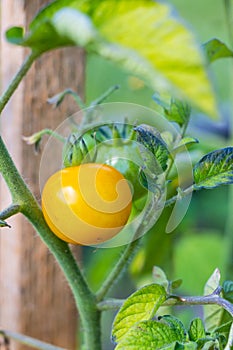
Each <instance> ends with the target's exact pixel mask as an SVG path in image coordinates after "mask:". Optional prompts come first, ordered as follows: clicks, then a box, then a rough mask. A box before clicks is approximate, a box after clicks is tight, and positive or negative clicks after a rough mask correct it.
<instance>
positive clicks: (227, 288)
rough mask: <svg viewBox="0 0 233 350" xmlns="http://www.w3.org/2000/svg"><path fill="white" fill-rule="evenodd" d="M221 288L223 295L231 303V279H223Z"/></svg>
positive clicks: (232, 287) (232, 301) (232, 288)
mask: <svg viewBox="0 0 233 350" xmlns="http://www.w3.org/2000/svg"><path fill="white" fill-rule="evenodd" d="M222 288H223V297H224V298H225V299H227V300H229V301H230V302H231V303H233V281H224V282H223V285H222Z"/></svg>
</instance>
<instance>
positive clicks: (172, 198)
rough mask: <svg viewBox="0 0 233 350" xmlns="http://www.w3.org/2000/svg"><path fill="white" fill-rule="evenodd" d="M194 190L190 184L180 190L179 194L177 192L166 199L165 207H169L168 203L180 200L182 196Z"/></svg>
mask: <svg viewBox="0 0 233 350" xmlns="http://www.w3.org/2000/svg"><path fill="white" fill-rule="evenodd" d="M193 191H194V189H193V186H190V187H188V188H186V189H185V190H183V191H182V193H181V194H179V193H178V194H177V195H176V196H173V197H171V198H169V199H168V200H166V202H165V207H169V206H170V205H172V204H174V203H175V202H176V201H178V200H180V199H181V198H182V197H183V196H187V195H188V194H190V193H192V192H193Z"/></svg>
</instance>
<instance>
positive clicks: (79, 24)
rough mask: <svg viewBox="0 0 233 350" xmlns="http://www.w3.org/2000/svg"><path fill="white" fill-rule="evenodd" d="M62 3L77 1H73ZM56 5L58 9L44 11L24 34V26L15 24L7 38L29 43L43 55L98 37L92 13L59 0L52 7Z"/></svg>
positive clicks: (18, 42)
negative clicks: (86, 12) (66, 4)
mask: <svg viewBox="0 0 233 350" xmlns="http://www.w3.org/2000/svg"><path fill="white" fill-rule="evenodd" d="M60 2H61V3H64V4H65V3H68V4H69V3H71V4H72V2H73V3H74V1H60ZM81 2H82V1H81ZM53 4H54V10H55V9H56V11H52V12H51V13H50V12H49V13H48V12H47V11H45V10H44V11H42V12H41V13H40V16H39V17H38V18H37V17H36V18H35V19H34V21H33V22H32V23H31V25H30V27H29V29H30V30H29V32H28V33H26V34H25V36H24V37H23V35H22V34H23V31H24V30H23V29H22V28H20V27H13V28H10V29H9V30H8V31H7V32H6V38H7V40H8V41H9V42H11V43H13V44H18V45H22V46H28V47H30V48H31V49H32V50H33V51H35V52H38V53H40V54H41V53H43V52H45V51H48V50H51V49H55V48H58V47H62V46H72V45H78V46H80V47H88V45H90V44H91V43H92V42H93V41H95V40H96V41H98V40H99V35H98V33H97V31H96V29H95V27H94V25H93V23H92V21H91V19H90V17H89V16H87V15H86V14H85V13H82V12H80V11H79V10H78V9H75V8H73V7H72V6H70V7H68V6H64V7H62V6H58V5H59V1H56V2H54V3H52V4H51V5H50V6H49V8H50V9H52V5H53Z"/></svg>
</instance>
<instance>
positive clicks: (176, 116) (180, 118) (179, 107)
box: [165, 98, 191, 126]
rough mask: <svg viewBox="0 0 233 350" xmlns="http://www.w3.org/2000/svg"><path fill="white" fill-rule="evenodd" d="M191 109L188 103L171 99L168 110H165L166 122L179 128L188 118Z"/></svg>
mask: <svg viewBox="0 0 233 350" xmlns="http://www.w3.org/2000/svg"><path fill="white" fill-rule="evenodd" d="M190 114H191V107H190V106H189V104H188V103H186V102H183V101H180V100H178V99H174V98H173V99H171V103H170V108H169V109H165V116H166V117H167V119H168V120H170V121H172V122H176V123H178V124H179V125H180V126H182V125H183V124H186V123H187V122H188V120H189V118H190Z"/></svg>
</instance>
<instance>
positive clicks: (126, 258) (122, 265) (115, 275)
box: [96, 239, 141, 301]
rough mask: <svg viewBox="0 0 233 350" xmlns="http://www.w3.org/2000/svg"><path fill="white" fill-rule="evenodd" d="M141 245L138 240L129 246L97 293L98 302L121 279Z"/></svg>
mask: <svg viewBox="0 0 233 350" xmlns="http://www.w3.org/2000/svg"><path fill="white" fill-rule="evenodd" d="M140 244H141V239H137V240H135V241H133V242H132V243H130V244H128V245H127V246H126V248H125V249H124V251H123V253H122V254H121V256H120V259H119V260H118V262H117V263H116V265H115V266H114V267H113V269H112V270H111V272H110V273H109V275H108V276H107V278H106V280H105V281H104V282H103V284H102V286H101V287H100V289H99V290H98V291H97V293H96V300H97V301H101V300H103V298H104V297H105V295H106V294H107V293H108V292H109V290H110V289H111V288H112V287H113V285H114V284H115V283H116V282H117V280H118V279H119V278H120V277H121V275H122V273H123V272H124V271H125V270H126V269H127V267H128V266H129V264H130V261H131V260H132V259H133V257H134V255H135V253H136V252H137V250H138V248H139V246H140Z"/></svg>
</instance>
